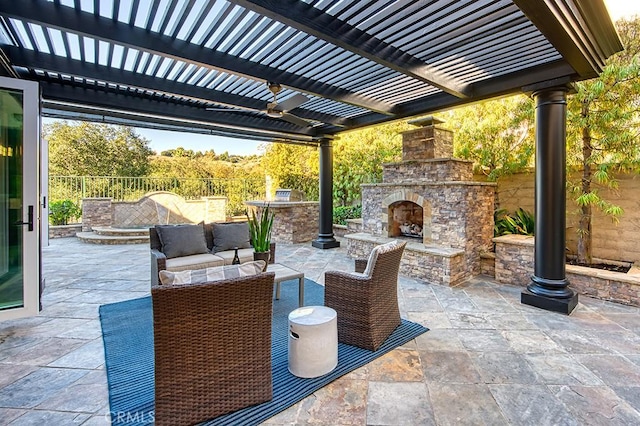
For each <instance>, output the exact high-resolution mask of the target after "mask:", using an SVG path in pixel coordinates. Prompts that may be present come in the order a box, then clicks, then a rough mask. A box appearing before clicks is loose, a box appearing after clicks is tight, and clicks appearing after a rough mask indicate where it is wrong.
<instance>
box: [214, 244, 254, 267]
mask: <svg viewBox="0 0 640 426" xmlns="http://www.w3.org/2000/svg"><path fill="white" fill-rule="evenodd" d="M234 254H235V251H234V250H227V251H219V252H217V253H216V256H219V257H221V258H223V259H224V264H225V265H231V262H233V255H234ZM238 257H239V258H240V263H246V262H252V261H253V249H252V248H244V249H238Z"/></svg>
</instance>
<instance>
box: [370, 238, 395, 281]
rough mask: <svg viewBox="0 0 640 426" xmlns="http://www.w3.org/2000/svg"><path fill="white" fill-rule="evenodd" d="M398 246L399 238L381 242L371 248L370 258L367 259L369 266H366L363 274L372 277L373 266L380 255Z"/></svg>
mask: <svg viewBox="0 0 640 426" xmlns="http://www.w3.org/2000/svg"><path fill="white" fill-rule="evenodd" d="M397 247H398V241H397V240H393V241H389V242H388V243H385V244H381V245H379V246H375V247H374V248H373V250H371V254H369V260H368V261H367V267H366V268H365V270H364V272H363V273H362V275H364V276H365V277H370V276H371V274H372V273H373V267H374V266H375V264H376V260H377V259H378V255H379V254H381V253H387V252H389V251H391V250H394V249H395V248H397Z"/></svg>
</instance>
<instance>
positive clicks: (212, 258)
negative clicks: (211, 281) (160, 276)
mask: <svg viewBox="0 0 640 426" xmlns="http://www.w3.org/2000/svg"><path fill="white" fill-rule="evenodd" d="M214 266H224V259H223V258H221V257H220V256H216V255H215V254H211V253H205V254H194V255H191V256H183V257H174V258H172V259H167V266H166V267H167V270H168V271H187V270H189V269H205V268H212V267H214Z"/></svg>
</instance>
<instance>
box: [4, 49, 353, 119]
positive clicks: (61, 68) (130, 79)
mask: <svg viewBox="0 0 640 426" xmlns="http://www.w3.org/2000/svg"><path fill="white" fill-rule="evenodd" d="M4 51H5V52H6V54H7V56H8V57H9V58H10V59H11V63H12V64H13V65H14V66H17V67H25V68H34V69H39V70H43V71H48V72H54V73H59V74H68V75H73V76H76V77H81V78H86V79H91V80H98V81H104V82H108V83H113V84H119V85H125V86H131V87H138V88H141V89H147V90H151V91H154V92H160V93H166V94H171V95H176V96H183V97H185V98H190V99H193V100H196V101H200V102H214V103H217V104H221V105H224V106H230V107H233V106H238V107H241V108H246V109H251V110H258V111H260V110H263V109H264V108H265V106H266V102H264V101H260V100H257V99H253V98H248V97H246V96H240V95H236V94H233V93H228V92H223V91H220V90H215V89H207V88H204V87H200V86H196V85H192V84H186V83H180V82H178V81H174V80H167V79H161V78H158V77H153V76H150V75H147V74H141V73H134V72H131V71H126V70H124V69H120V68H113V67H107V66H104V65H99V64H95V63H91V62H82V61H77V60H73V59H69V58H65V57H62V56H56V55H51V54H47V53H39V52H36V51H33V50H26V49H19V48H17V47H14V46H5V47H4ZM229 112H233V111H229ZM295 115H296V116H298V117H302V118H306V119H309V120H317V121H320V122H322V123H327V124H331V125H334V126H338V127H344V126H349V125H350V124H351V122H350V120H349V119H346V118H342V117H338V116H335V115H330V114H324V113H319V112H315V111H311V110H307V109H304V108H301V107H298V108H296V109H295Z"/></svg>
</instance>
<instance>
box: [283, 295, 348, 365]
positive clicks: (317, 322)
mask: <svg viewBox="0 0 640 426" xmlns="http://www.w3.org/2000/svg"><path fill="white" fill-rule="evenodd" d="M336 365H338V316H337V314H336V311H335V310H333V309H331V308H328V307H326V306H306V307H303V308H298V309H296V310H294V311H292V312H291V313H290V314H289V371H290V372H291V374H293V375H295V376H298V377H304V378H311V377H319V376H322V375H325V374H327V373H329V372H331V371H332V370H333V369H334V368H336Z"/></svg>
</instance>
